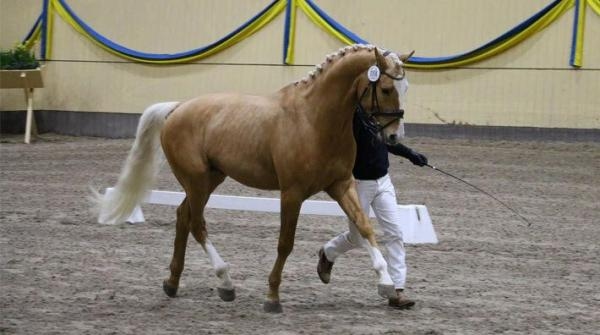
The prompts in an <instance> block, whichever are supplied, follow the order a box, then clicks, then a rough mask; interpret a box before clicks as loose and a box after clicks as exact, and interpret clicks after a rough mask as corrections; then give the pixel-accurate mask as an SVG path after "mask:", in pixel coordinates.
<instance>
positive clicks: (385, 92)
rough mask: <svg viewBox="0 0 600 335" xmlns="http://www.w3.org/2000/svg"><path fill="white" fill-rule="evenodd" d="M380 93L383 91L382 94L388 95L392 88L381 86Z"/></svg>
mask: <svg viewBox="0 0 600 335" xmlns="http://www.w3.org/2000/svg"><path fill="white" fill-rule="evenodd" d="M381 93H383V94H384V95H390V94H392V89H391V88H382V89H381Z"/></svg>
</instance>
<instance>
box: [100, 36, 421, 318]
mask: <svg viewBox="0 0 600 335" xmlns="http://www.w3.org/2000/svg"><path fill="white" fill-rule="evenodd" d="M408 57H410V55H403V56H399V55H397V54H395V53H391V52H389V51H383V50H381V49H378V48H377V47H374V46H371V45H354V46H349V47H345V48H342V49H340V50H339V51H338V52H337V53H334V54H331V55H329V56H327V58H326V60H325V61H324V62H323V63H322V64H321V65H318V66H317V67H316V70H315V71H312V72H311V73H310V74H309V76H308V77H306V78H304V79H302V80H301V81H298V82H295V83H293V84H290V85H287V86H285V87H283V88H282V89H280V90H279V91H277V92H275V93H273V94H271V95H268V96H250V95H240V94H208V95H204V96H200V97H197V98H195V99H192V100H189V101H186V102H182V103H177V102H169V103H158V104H155V105H152V106H150V107H149V108H148V109H147V110H146V111H145V112H144V113H143V115H142V117H141V119H140V123H139V125H138V130H137V136H136V140H135V142H134V145H133V147H132V149H131V151H130V153H129V156H128V158H127V160H126V162H125V166H124V168H123V171H122V173H121V176H120V177H119V180H118V182H117V184H116V186H115V190H114V192H111V193H110V194H109V195H107V196H105V197H104V198H101V199H100V202H101V204H100V205H101V206H100V216H99V221H100V222H101V223H119V222H122V221H124V220H125V219H126V218H127V216H128V215H129V214H130V213H131V211H132V210H133V208H134V207H135V206H136V205H137V204H138V203H139V202H141V201H142V200H143V198H144V197H145V196H146V194H147V192H148V191H149V190H150V188H151V186H152V181H153V177H154V176H155V174H156V173H157V170H158V166H159V164H158V163H159V161H160V158H161V157H162V156H161V155H160V144H162V149H163V151H164V154H165V156H166V158H167V160H168V162H169V164H170V166H171V169H172V171H173V173H174V175H175V177H176V178H177V180H178V181H179V183H181V185H182V186H183V189H184V190H185V193H186V198H185V200H183V202H182V203H181V205H180V206H179V208H178V209H177V224H176V234H175V242H174V252H173V258H172V261H171V265H170V270H171V275H170V276H169V278H168V279H166V280H165V281H164V283H163V288H164V291H165V292H166V294H167V295H169V296H170V297H174V296H175V295H176V292H177V288H178V287H179V279H180V276H181V272H182V271H183V266H184V258H185V250H186V244H187V239H188V235H189V233H190V232H191V233H192V236H194V238H195V239H196V241H198V242H199V243H200V244H201V245H202V247H203V248H204V250H205V251H206V253H207V254H208V257H209V258H210V261H211V264H212V265H213V267H214V269H215V271H216V274H217V276H218V277H219V278H220V279H221V280H222V283H221V286H220V287H219V289H218V292H219V296H220V297H221V298H222V299H223V300H226V301H231V300H233V299H234V298H235V291H234V286H233V284H232V281H231V278H230V275H229V265H228V264H227V263H225V262H224V261H223V260H222V259H221V257H220V256H219V254H218V252H217V251H216V249H215V247H214V246H213V245H212V243H211V242H210V240H209V239H208V238H207V230H206V223H205V220H204V206H205V205H206V202H207V201H208V198H209V196H210V194H211V192H213V190H214V189H215V188H216V187H217V186H218V185H219V184H221V183H222V182H223V180H224V179H225V178H226V176H230V177H231V178H233V179H235V180H237V181H238V182H240V183H242V184H245V185H248V186H251V187H255V188H260V189H269V190H275V189H277V190H281V228H280V232H279V243H278V246H277V259H276V261H275V264H274V266H273V269H272V271H271V274H270V276H269V290H268V294H267V300H266V302H265V304H264V310H265V311H266V312H281V311H282V307H281V304H280V302H279V285H280V283H281V273H282V271H283V267H284V264H285V261H286V258H287V257H288V255H289V254H290V253H291V251H292V248H293V246H294V235H295V231H296V223H297V220H298V214H299V212H300V207H301V205H302V202H303V201H304V200H305V199H307V198H308V197H310V196H311V195H313V194H315V193H317V192H320V191H323V190H324V191H325V192H327V194H329V195H330V196H331V197H332V198H333V199H335V200H336V201H337V202H338V203H339V205H340V206H341V208H342V209H343V210H344V212H345V213H346V214H347V215H348V217H349V219H350V220H351V221H352V222H354V223H355V224H356V226H357V227H358V230H359V231H360V233H361V235H362V236H363V237H364V238H365V239H366V241H367V242H368V243H363V244H364V245H365V247H366V248H367V250H368V252H369V255H370V257H371V260H372V262H373V268H374V269H375V271H376V272H377V275H378V277H379V283H378V291H379V294H380V295H382V296H384V297H389V296H393V295H394V287H393V284H392V281H391V279H390V276H389V274H388V272H387V263H386V261H385V260H384V258H383V257H382V254H381V252H380V251H379V249H378V248H377V243H376V241H375V236H374V233H373V229H372V226H371V224H370V222H369V219H368V218H367V216H366V215H365V214H364V213H363V211H362V209H361V206H360V203H359V200H358V197H357V193H356V190H355V188H354V180H353V177H352V166H353V164H354V157H355V154H356V153H355V151H356V144H355V142H354V138H353V135H352V119H353V113H355V112H356V113H361V115H362V116H363V119H364V120H365V121H364V122H366V123H367V125H369V126H370V127H371V128H372V129H373V131H374V132H377V133H378V134H379V136H380V137H381V139H382V140H383V141H386V142H388V143H391V144H393V143H395V142H397V141H398V140H399V139H400V138H402V137H403V136H404V124H403V120H402V115H403V110H401V109H400V107H401V102H402V101H401V100H403V94H404V91H405V89H404V88H405V87H406V86H405V85H406V79H405V78H404V77H405V73H404V69H403V68H402V61H403V60H406V59H407V58H408Z"/></svg>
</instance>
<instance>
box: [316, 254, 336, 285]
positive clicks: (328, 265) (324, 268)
mask: <svg viewBox="0 0 600 335" xmlns="http://www.w3.org/2000/svg"><path fill="white" fill-rule="evenodd" d="M332 268H333V262H330V261H329V260H328V259H327V256H325V251H323V248H321V249H319V264H317V273H318V274H319V278H321V281H322V282H323V283H325V284H328V283H329V279H331V269H332Z"/></svg>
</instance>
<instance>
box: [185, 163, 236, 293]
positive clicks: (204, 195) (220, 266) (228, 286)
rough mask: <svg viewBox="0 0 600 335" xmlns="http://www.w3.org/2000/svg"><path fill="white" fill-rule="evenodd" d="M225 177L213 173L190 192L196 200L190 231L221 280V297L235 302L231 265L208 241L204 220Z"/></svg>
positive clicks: (191, 207)
mask: <svg viewBox="0 0 600 335" xmlns="http://www.w3.org/2000/svg"><path fill="white" fill-rule="evenodd" d="M224 179H225V176H224V175H223V174H221V173H220V172H215V171H212V172H210V173H209V174H208V178H207V180H206V182H205V183H201V184H203V185H198V187H197V188H195V189H194V190H193V191H191V192H190V198H191V199H192V198H193V199H195V200H194V201H193V202H190V209H191V213H192V219H191V221H190V231H191V233H192V236H194V238H195V239H196V241H198V243H200V245H202V248H203V249H204V251H205V252H206V254H207V255H208V259H209V260H210V263H211V265H212V266H213V268H214V269H215V274H216V275H217V277H219V278H220V279H221V284H220V286H219V287H218V288H217V291H218V293H219V297H220V298H221V299H222V300H224V301H233V300H234V299H235V288H234V287H233V283H232V281H231V276H230V275H229V264H227V263H226V262H225V261H223V259H222V258H221V255H219V252H217V249H216V248H215V247H214V245H213V244H212V242H211V241H210V240H209V239H208V232H207V230H206V220H205V219H204V207H205V206H206V203H207V202H208V198H209V197H210V194H211V193H212V191H214V189H215V188H216V187H217V186H218V185H219V184H221V183H222V182H223V180H224Z"/></svg>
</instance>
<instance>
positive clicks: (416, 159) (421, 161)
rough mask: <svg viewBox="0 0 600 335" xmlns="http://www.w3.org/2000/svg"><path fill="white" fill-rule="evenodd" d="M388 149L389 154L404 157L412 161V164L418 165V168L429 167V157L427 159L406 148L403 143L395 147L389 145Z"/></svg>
mask: <svg viewBox="0 0 600 335" xmlns="http://www.w3.org/2000/svg"><path fill="white" fill-rule="evenodd" d="M387 149H388V151H389V152H391V153H393V154H394V155H397V156H401V157H404V158H406V159H408V160H409V161H411V163H413V164H415V165H418V166H425V165H427V157H425V155H423V154H421V153H418V152H416V151H414V150H413V149H411V148H409V147H407V146H405V145H404V144H402V143H398V144H395V145H388V146H387Z"/></svg>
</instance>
